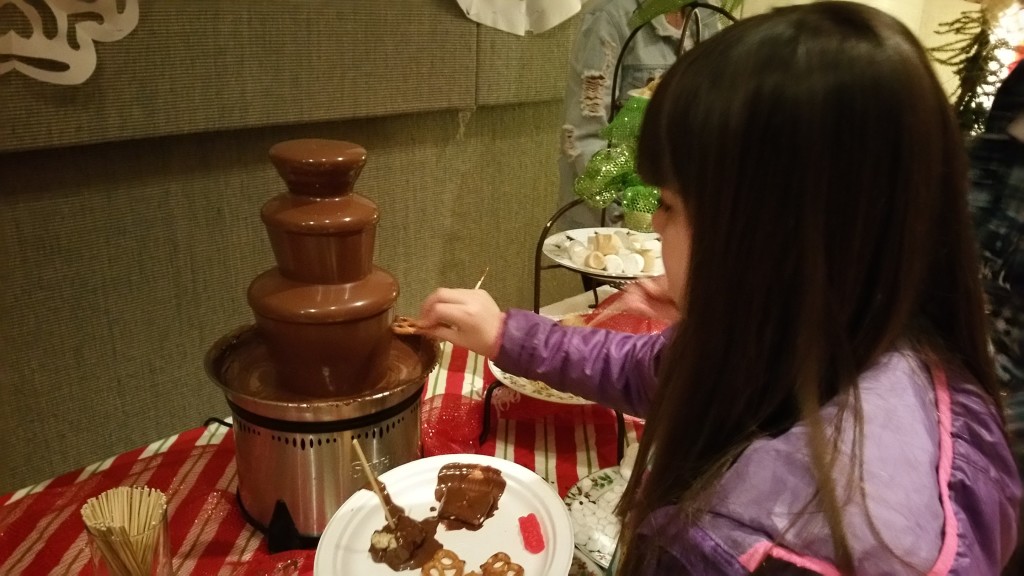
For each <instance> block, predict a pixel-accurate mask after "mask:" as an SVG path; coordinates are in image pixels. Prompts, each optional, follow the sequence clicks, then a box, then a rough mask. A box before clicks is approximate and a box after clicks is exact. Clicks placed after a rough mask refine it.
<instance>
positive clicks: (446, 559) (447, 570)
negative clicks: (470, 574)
mask: <svg viewBox="0 0 1024 576" xmlns="http://www.w3.org/2000/svg"><path fill="white" fill-rule="evenodd" d="M465 567H466V562H465V561H463V560H460V559H459V556H458V555H457V554H456V553H455V552H452V551H451V550H446V549H444V548H442V549H440V550H438V551H437V552H435V553H434V557H433V558H431V559H430V560H428V561H427V563H426V564H424V565H423V568H422V570H421V571H420V574H421V575H422V576H463V573H464V572H465Z"/></svg>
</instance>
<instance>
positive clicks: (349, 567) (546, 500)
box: [313, 454, 573, 576]
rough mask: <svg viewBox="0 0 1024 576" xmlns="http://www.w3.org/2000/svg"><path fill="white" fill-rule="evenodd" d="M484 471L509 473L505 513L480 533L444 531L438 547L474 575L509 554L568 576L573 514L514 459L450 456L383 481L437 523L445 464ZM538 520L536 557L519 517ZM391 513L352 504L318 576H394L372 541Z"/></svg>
mask: <svg viewBox="0 0 1024 576" xmlns="http://www.w3.org/2000/svg"><path fill="white" fill-rule="evenodd" d="M453 462H463V463H466V464H484V465H487V466H492V467H494V468H497V469H498V470H501V474H502V476H503V477H504V478H505V483H506V485H505V492H504V494H502V496H501V500H499V501H498V510H497V511H496V512H495V513H494V516H493V517H492V518H489V519H487V521H486V522H484V525H483V527H482V528H481V529H480V530H477V531H475V532H473V531H469V530H452V531H448V530H446V529H445V528H444V526H439V527H438V529H437V540H438V541H439V542H440V543H441V544H442V545H443V546H444V547H445V548H447V549H448V550H451V551H453V552H455V553H456V554H458V555H459V558H461V559H462V560H465V562H466V570H467V571H469V570H476V569H478V567H479V566H480V564H483V563H484V562H485V561H486V560H487V559H488V558H489V557H490V556H491V555H492V554H494V553H495V552H505V553H506V554H508V555H509V556H510V557H511V558H512V561H513V562H515V563H516V564H519V565H521V566H522V567H523V569H524V570H525V572H526V574H566V573H568V571H569V566H570V565H571V564H572V555H573V539H572V523H571V521H570V519H569V511H568V509H566V507H565V504H564V503H563V502H562V501H561V500H560V499H559V498H558V493H557V492H555V489H554V488H553V487H552V486H550V485H549V484H548V483H547V482H546V481H545V480H544V479H543V478H541V477H540V476H538V475H537V474H535V473H533V472H531V471H530V470H528V469H526V468H524V467H522V466H520V465H518V464H516V463H514V462H510V461H508V460H503V459H501V458H494V457H493V456H480V455H476V454H445V455H441V456H432V457H430V458H423V459H421V460H416V461H414V462H410V463H408V464H404V465H402V466H399V467H398V468H395V469H393V470H390V471H388V472H385V473H384V474H381V476H380V479H381V481H383V482H384V484H385V485H386V486H387V489H388V492H389V493H390V494H391V498H392V499H393V500H394V502H395V504H397V505H399V506H401V507H403V508H405V511H406V513H407V514H409V515H410V516H412V517H413V518H416V519H420V518H424V517H427V516H432V515H433V514H434V511H433V510H431V507H434V508H436V507H437V506H438V502H437V501H436V500H434V488H435V486H437V472H438V470H440V469H441V467H442V466H444V465H445V464H449V463H453ZM531 512H532V513H533V514H535V515H536V516H537V520H538V521H539V522H540V526H541V531H542V532H543V534H544V544H545V546H544V550H543V551H542V552H541V553H540V554H530V553H529V552H527V551H526V549H525V548H524V547H523V539H522V537H521V536H520V534H519V517H520V516H525V515H527V514H529V513H531ZM385 522H386V520H385V519H384V511H383V509H382V508H381V506H380V502H379V501H378V500H377V496H376V495H374V494H373V492H370V491H369V490H360V491H358V492H356V493H355V494H353V495H352V497H351V498H349V499H348V500H346V501H345V503H344V504H343V505H342V506H341V508H340V509H339V510H338V511H337V512H336V513H335V514H334V516H333V517H332V518H331V520H330V522H328V523H327V528H326V529H325V530H324V533H323V535H322V536H321V537H320V543H319V545H318V546H317V548H316V557H315V558H314V560H313V574H314V576H350V575H353V574H358V575H359V576H394V575H395V574H414V573H418V571H416V572H410V571H405V572H401V573H396V572H394V571H393V570H391V568H389V567H388V566H387V565H386V564H378V563H376V562H374V561H373V560H372V559H371V558H370V552H369V548H370V535H371V534H373V531H374V530H379V529H380V528H381V527H382V526H384V524H385Z"/></svg>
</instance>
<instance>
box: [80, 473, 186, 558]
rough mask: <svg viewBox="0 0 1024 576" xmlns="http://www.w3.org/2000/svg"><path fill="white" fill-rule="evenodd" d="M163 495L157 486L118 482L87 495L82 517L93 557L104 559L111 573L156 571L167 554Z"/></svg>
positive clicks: (165, 502)
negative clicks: (114, 485) (111, 487)
mask: <svg viewBox="0 0 1024 576" xmlns="http://www.w3.org/2000/svg"><path fill="white" fill-rule="evenodd" d="M166 511H167V497H166V496H164V494H163V493H162V492H160V491H159V490H154V489H152V488H147V487H141V486H133V487H127V486H121V487H118V488H113V489H111V490H107V491H106V492H104V493H102V494H100V495H99V496H96V497H94V498H90V499H89V500H88V501H87V502H86V503H85V504H84V505H83V506H82V520H83V521H84V522H85V527H86V530H88V531H89V534H90V536H91V541H92V543H93V545H94V547H95V548H94V554H98V555H99V556H100V558H95V559H94V561H100V562H102V563H104V564H105V565H106V567H107V569H108V571H109V573H110V574H111V576H150V575H151V574H160V573H161V572H162V570H161V569H160V566H161V565H163V566H165V567H166V568H167V569H169V568H170V558H168V557H167V554H168V552H167V551H168V550H169V547H168V546H167V544H168V543H167V526H166V516H165V514H166Z"/></svg>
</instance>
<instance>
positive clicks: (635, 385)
mask: <svg viewBox="0 0 1024 576" xmlns="http://www.w3.org/2000/svg"><path fill="white" fill-rule="evenodd" d="M667 338H668V336H667V335H666V334H654V335H648V336H634V335H630V334H623V333H618V332H611V331H606V330H595V329H589V328H569V327H564V326H560V325H558V324H557V323H556V322H554V321H551V320H548V319H546V318H543V317H540V316H537V315H535V314H531V313H528V312H523V311H519V310H511V311H509V313H508V315H507V319H506V322H505V329H504V334H503V337H502V343H501V350H500V352H499V354H498V357H497V358H496V359H495V364H496V365H497V366H498V367H499V368H501V369H502V370H505V371H508V372H510V373H513V374H518V375H521V376H524V377H528V378H534V379H537V380H542V381H544V382H547V383H548V384H550V385H552V386H554V387H556V388H559V389H561V390H564V391H566V392H572V393H574V394H578V395H580V396H583V397H585V398H589V399H591V400H594V401H596V402H599V403H601V404H604V405H606V406H610V407H614V408H617V409H619V410H622V411H624V412H627V413H630V414H635V415H637V416H641V417H643V416H644V415H645V414H646V412H647V408H648V407H649V405H650V402H651V399H652V398H653V395H654V391H655V388H656V386H657V378H656V377H655V369H656V366H657V363H658V360H659V355H660V353H661V350H662V348H663V347H664V344H665V343H666V340H667ZM858 386H859V390H860V394H861V407H862V410H863V421H862V423H863V434H864V436H863V438H864V446H863V450H862V452H863V453H862V456H863V483H862V484H861V483H860V482H855V483H853V485H850V484H851V483H850V482H847V481H846V480H847V479H848V478H849V477H850V474H848V472H847V471H848V470H850V466H851V461H852V459H851V458H848V456H849V453H848V452H844V454H843V455H842V456H846V458H844V457H840V459H839V463H838V464H837V466H836V471H835V480H836V483H837V487H838V491H839V494H840V495H841V499H842V501H843V506H844V510H843V514H844V516H843V517H844V522H845V528H846V532H847V537H848V539H849V541H850V546H851V550H852V552H853V555H854V560H855V564H856V568H857V574H929V575H930V574H962V575H971V576H974V575H985V574H998V573H999V571H1000V568H1001V567H1002V566H1003V564H1004V563H1005V562H1006V561H1007V559H1008V558H1009V556H1010V553H1011V552H1012V551H1013V547H1014V544H1015V543H1016V534H1017V510H1018V504H1019V501H1020V497H1021V485H1020V479H1019V477H1018V474H1017V469H1016V467H1015V465H1014V461H1013V459H1012V457H1011V455H1010V450H1009V448H1008V446H1007V444H1006V440H1005V436H1004V434H1003V430H1002V425H1001V421H1000V418H999V416H998V414H997V412H996V410H995V409H994V408H993V407H992V406H991V405H990V404H989V403H988V402H986V401H985V399H984V397H983V396H982V395H981V394H980V393H979V392H978V391H977V389H976V388H975V387H973V386H972V385H971V383H970V380H969V379H968V378H964V377H963V376H962V375H959V374H957V373H955V372H953V371H947V370H944V369H943V368H942V367H940V366H929V365H927V364H925V363H924V362H923V361H922V360H921V359H920V358H918V357H916V356H915V355H914V354H913V353H911V352H907V351H894V352H890V353H888V354H886V355H884V356H883V357H882V358H881V359H879V361H878V362H877V363H876V364H875V365H874V366H872V367H871V368H870V369H868V370H867V371H866V372H865V373H864V374H862V375H861V377H860V379H859V385H858ZM838 403H839V399H837V400H834V401H833V402H831V403H829V404H827V405H826V406H825V407H823V408H822V416H823V421H824V422H826V423H832V424H833V425H834V424H835V423H836V422H837V417H836V415H837V413H838V411H837V404H838ZM842 419H843V425H842V426H841V427H839V430H841V432H840V434H841V436H840V441H839V444H838V445H839V446H840V447H841V449H848V448H849V447H850V445H851V442H850V441H851V439H852V430H853V423H852V416H851V411H850V410H847V411H846V412H845V413H844V415H843V416H842ZM806 434H807V429H806V428H805V426H804V425H803V424H802V423H798V424H797V425H796V426H794V427H793V428H792V429H790V430H789V431H787V432H786V433H784V434H782V435H781V436H778V437H776V438H764V439H761V440H758V441H755V442H754V443H753V444H751V445H750V446H749V447H748V448H747V449H746V450H745V451H744V452H743V454H742V455H741V456H740V457H739V459H737V461H736V463H735V464H734V465H733V466H732V467H731V468H730V469H729V471H727V472H726V474H725V475H724V476H723V478H722V480H721V482H720V484H719V487H718V488H717V489H716V492H715V494H714V495H713V499H712V503H711V506H710V511H709V513H708V514H707V515H706V516H705V518H704V519H702V520H701V521H700V522H699V523H698V524H697V525H696V526H693V527H690V528H685V527H684V526H683V525H682V523H681V522H679V521H678V520H677V519H676V515H675V511H674V509H673V508H671V507H666V508H661V509H658V510H655V511H654V513H653V514H651V516H650V517H648V518H647V519H646V520H644V522H643V523H642V524H641V527H640V534H641V536H642V537H644V538H646V539H648V540H649V542H651V544H652V545H655V546H657V547H658V550H659V554H658V556H657V561H656V562H654V563H653V564H652V565H650V566H649V573H651V574H666V575H667V574H673V575H674V574H684V573H689V574H747V573H749V572H750V571H752V570H753V569H755V568H756V567H757V566H759V565H760V564H761V563H762V562H764V561H765V560H767V559H768V558H769V557H771V558H773V559H774V560H781V561H783V562H786V563H790V564H795V565H797V566H800V567H802V568H806V569H809V570H811V571H812V572H817V573H820V574H839V571H838V570H837V569H836V568H835V567H834V564H833V558H832V545H831V539H830V538H829V536H828V531H827V529H826V526H827V524H826V522H825V519H824V515H823V514H822V513H821V512H820V509H819V508H818V507H817V506H816V505H811V506H810V507H809V508H806V509H805V508H804V505H805V504H806V503H807V502H808V500H809V499H810V498H811V496H812V494H813V493H814V490H815V481H814V475H813V472H812V468H811V465H810V461H809V456H808V454H807V443H806ZM801 510H803V514H802V515H800V512H801ZM794 519H797V520H795V521H794ZM876 534H877V535H878V536H880V538H878V537H876Z"/></svg>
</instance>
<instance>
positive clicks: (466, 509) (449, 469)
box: [434, 463, 505, 530]
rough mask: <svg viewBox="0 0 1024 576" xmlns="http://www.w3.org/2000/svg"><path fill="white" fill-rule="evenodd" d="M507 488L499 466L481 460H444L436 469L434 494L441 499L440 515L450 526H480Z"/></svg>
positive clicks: (471, 528) (469, 528)
mask: <svg viewBox="0 0 1024 576" xmlns="http://www.w3.org/2000/svg"><path fill="white" fill-rule="evenodd" d="M504 492H505V478H503V477H502V475H501V471H500V470H498V469H497V468H492V467H490V466H485V465H482V464H460V463H451V464H445V465H444V466H442V467H441V470H439V471H438V473H437V488H435V489H434V498H435V499H436V500H437V501H438V502H440V503H441V507H440V508H439V509H438V511H437V516H438V518H440V519H441V521H442V522H444V525H445V527H446V528H448V529H449V530H458V529H459V528H466V529H468V530H479V529H480V527H481V526H483V523H484V520H486V519H488V518H490V517H492V516H494V512H495V511H496V510H497V509H498V500H499V499H500V498H501V495H502V494H503V493H504Z"/></svg>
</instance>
